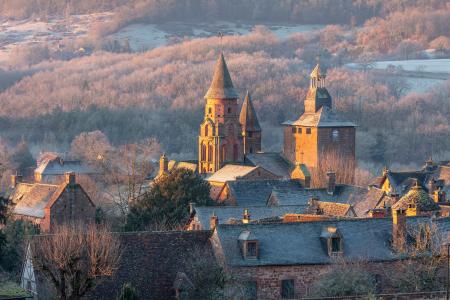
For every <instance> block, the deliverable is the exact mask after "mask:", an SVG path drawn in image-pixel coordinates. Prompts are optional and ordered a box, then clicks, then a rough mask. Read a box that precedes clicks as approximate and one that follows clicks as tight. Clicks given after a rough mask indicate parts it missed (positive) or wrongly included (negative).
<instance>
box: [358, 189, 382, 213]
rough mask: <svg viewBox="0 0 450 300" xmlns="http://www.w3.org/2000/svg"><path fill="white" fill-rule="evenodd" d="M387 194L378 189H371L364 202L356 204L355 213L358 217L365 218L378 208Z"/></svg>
mask: <svg viewBox="0 0 450 300" xmlns="http://www.w3.org/2000/svg"><path fill="white" fill-rule="evenodd" d="M384 196H385V192H384V191H383V190H380V189H378V188H370V189H369V191H368V192H367V194H366V196H365V197H364V199H363V200H362V201H359V202H358V203H356V204H355V207H354V208H355V212H356V215H357V216H358V217H364V216H365V215H366V214H367V212H368V211H369V210H371V209H374V208H376V207H377V205H378V204H379V203H380V201H381V200H382V199H383V198H384Z"/></svg>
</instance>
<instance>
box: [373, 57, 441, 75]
mask: <svg viewBox="0 0 450 300" xmlns="http://www.w3.org/2000/svg"><path fill="white" fill-rule="evenodd" d="M391 65H393V66H396V67H402V68H403V69H404V70H405V71H412V72H416V71H417V72H431V73H447V74H449V75H450V59H412V60H397V61H394V60H390V61H378V62H375V64H374V68H375V69H386V68H387V67H388V66H391Z"/></svg>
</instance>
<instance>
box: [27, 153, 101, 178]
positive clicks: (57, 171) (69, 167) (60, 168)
mask: <svg viewBox="0 0 450 300" xmlns="http://www.w3.org/2000/svg"><path fill="white" fill-rule="evenodd" d="M67 172H75V173H77V174H94V173H95V171H94V170H92V169H91V168H90V167H88V166H85V165H83V164H82V163H81V161H79V160H67V161H66V160H62V159H60V158H59V157H56V158H53V159H49V160H44V161H42V163H41V164H40V165H39V166H38V167H37V168H36V169H35V173H38V174H41V175H44V176H45V175H64V174H65V173H67Z"/></svg>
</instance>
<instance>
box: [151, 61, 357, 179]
mask: <svg viewBox="0 0 450 300" xmlns="http://www.w3.org/2000/svg"><path fill="white" fill-rule="evenodd" d="M310 77H311V80H310V86H309V91H308V93H307V96H306V99H305V109H304V113H303V114H302V115H301V116H300V117H299V118H298V119H297V120H295V121H286V122H284V123H283V124H282V126H283V131H284V143H283V149H282V151H281V152H279V153H266V152H263V151H262V148H261V138H262V129H261V126H260V124H259V121H258V116H257V113H256V111H255V108H254V106H253V103H252V99H251V93H250V92H248V91H247V93H246V95H245V97H244V100H243V103H242V105H241V108H240V109H239V103H238V102H239V95H238V93H237V91H236V90H235V88H234V85H233V81H232V79H231V75H230V72H229V70H228V67H227V63H226V60H225V57H224V55H223V53H221V54H220V55H219V57H218V59H217V61H216V65H215V69H214V75H213V78H212V82H211V85H210V87H209V89H208V90H207V92H206V94H205V97H204V98H205V107H204V118H203V121H202V122H201V124H200V128H199V135H198V161H196V162H193V161H191V162H173V161H172V162H171V163H169V162H168V160H167V157H166V156H164V157H162V158H161V160H162V161H161V163H160V165H161V167H160V172H159V173H160V175H161V174H163V173H165V172H169V171H170V169H171V168H170V167H176V166H182V165H183V166H185V167H186V166H188V167H189V168H190V169H192V170H195V171H197V172H198V173H200V174H202V175H204V176H205V178H206V179H208V178H211V179H214V180H225V179H226V180H233V179H234V180H236V179H239V178H245V179H247V180H252V179H265V178H264V176H266V177H267V179H270V180H273V179H275V178H277V179H294V180H299V181H300V182H301V183H302V184H303V185H304V187H309V182H310V180H311V174H312V173H311V171H312V170H314V169H317V168H320V167H321V162H322V161H323V160H324V159H325V158H326V156H327V155H329V154H330V153H332V154H333V155H335V157H338V159H339V160H343V161H344V163H345V164H348V165H351V166H354V165H355V161H356V158H355V133H356V130H355V128H356V126H355V124H354V123H352V122H350V121H347V120H344V119H342V118H341V117H340V116H339V115H338V114H336V113H335V112H334V111H333V100H332V97H331V96H330V93H329V92H328V90H327V88H326V82H325V78H326V75H325V74H324V73H323V71H322V69H321V67H320V64H319V63H317V65H316V67H315V68H314V70H313V71H312V73H311V75H310ZM229 165H232V166H234V167H229ZM225 166H228V167H227V168H224V167H225ZM254 167H258V168H260V169H258V172H255V169H254ZM327 171H331V170H327ZM333 171H334V172H336V171H339V170H333ZM229 172H232V173H230V174H228V173H229ZM352 172H353V170H352ZM261 173H263V174H264V176H263V178H261V175H260V176H259V177H258V176H257V175H255V174H261ZM248 174H251V176H250V175H249V176H247V175H248ZM254 176H256V177H254ZM352 176H353V175H352ZM214 180H213V181H214Z"/></svg>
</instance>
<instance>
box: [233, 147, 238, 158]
mask: <svg viewBox="0 0 450 300" xmlns="http://www.w3.org/2000/svg"><path fill="white" fill-rule="evenodd" d="M238 157H239V154H238V145H237V144H234V145H233V160H234V161H236V160H238Z"/></svg>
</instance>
